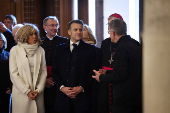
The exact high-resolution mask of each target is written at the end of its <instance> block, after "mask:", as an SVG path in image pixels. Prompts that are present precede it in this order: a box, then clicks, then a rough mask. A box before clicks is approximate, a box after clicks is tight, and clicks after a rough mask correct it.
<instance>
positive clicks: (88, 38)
mask: <svg viewBox="0 0 170 113" xmlns="http://www.w3.org/2000/svg"><path fill="white" fill-rule="evenodd" d="M82 39H83V41H85V42H86V43H89V44H91V45H96V42H97V40H96V37H95V36H94V34H93V32H92V30H91V29H90V27H89V26H88V25H87V24H84V31H83V37H82Z"/></svg>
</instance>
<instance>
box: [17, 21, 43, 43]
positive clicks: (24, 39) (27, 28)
mask: <svg viewBox="0 0 170 113" xmlns="http://www.w3.org/2000/svg"><path fill="white" fill-rule="evenodd" d="M34 31H35V33H36V34H37V37H38V38H37V43H38V46H40V44H41V39H40V35H39V30H38V28H37V26H36V25H34V24H29V23H25V24H24V26H22V27H21V28H20V29H19V30H18V31H17V33H16V38H17V42H18V41H19V42H21V43H28V39H29V36H30V35H31V34H32V33H33V32H34Z"/></svg>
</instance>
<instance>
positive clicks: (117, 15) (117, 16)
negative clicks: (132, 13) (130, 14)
mask: <svg viewBox="0 0 170 113" xmlns="http://www.w3.org/2000/svg"><path fill="white" fill-rule="evenodd" d="M109 17H116V18H120V19H122V20H123V18H122V16H121V15H120V14H117V13H114V14H111V15H110V16H109Z"/></svg>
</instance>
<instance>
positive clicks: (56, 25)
mask: <svg viewBox="0 0 170 113" xmlns="http://www.w3.org/2000/svg"><path fill="white" fill-rule="evenodd" d="M45 26H50V27H57V28H59V27H60V25H58V24H51V25H45Z"/></svg>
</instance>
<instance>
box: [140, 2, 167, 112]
mask: <svg viewBox="0 0 170 113" xmlns="http://www.w3.org/2000/svg"><path fill="white" fill-rule="evenodd" d="M142 38H143V108H144V110H143V111H144V112H143V113H170V0H144V28H143V34H142Z"/></svg>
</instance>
